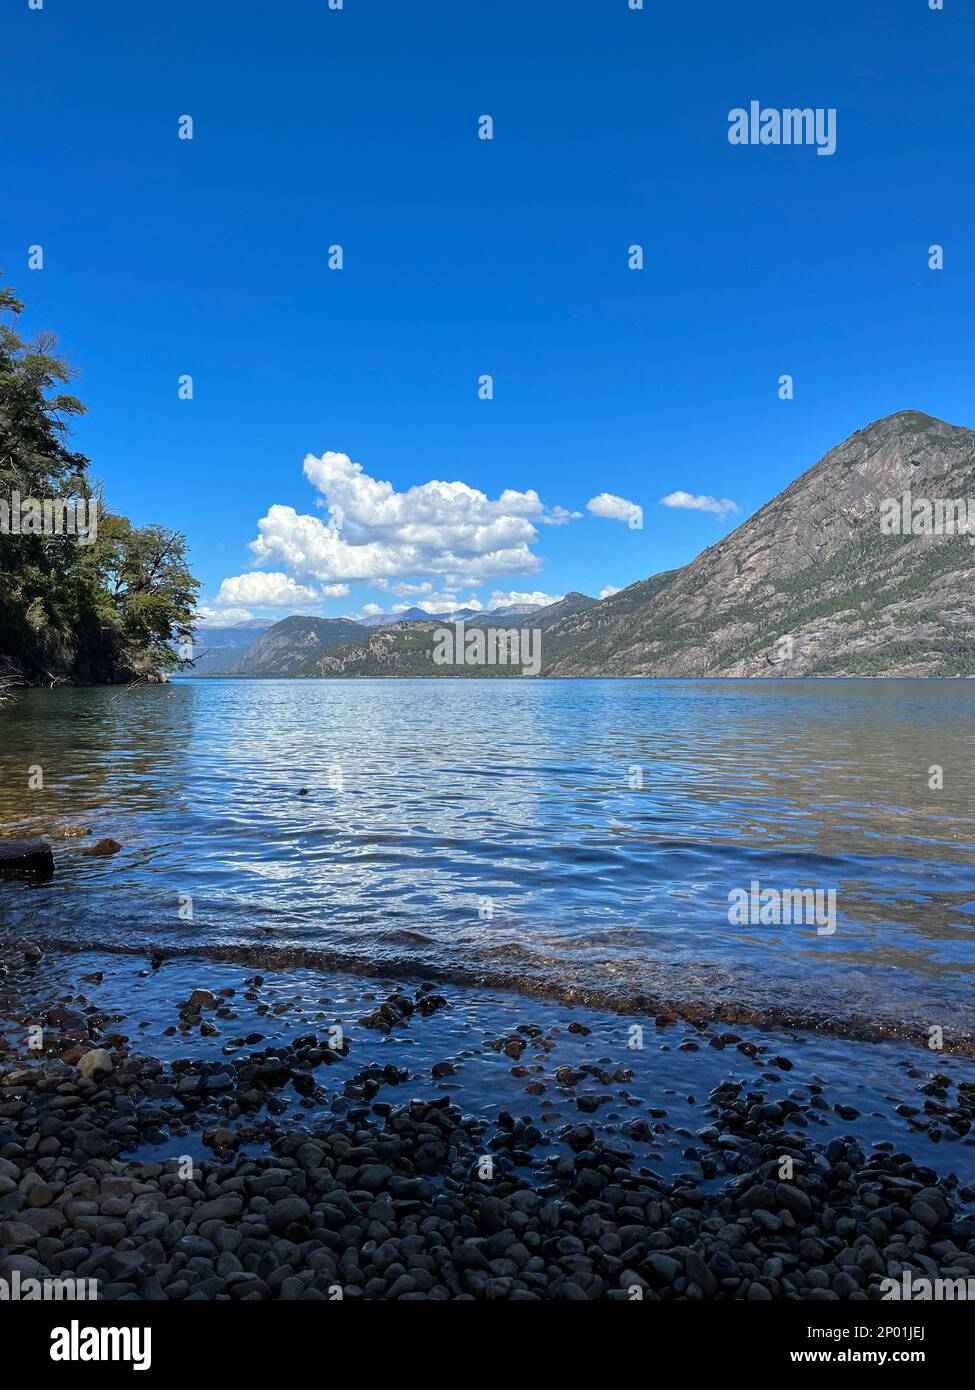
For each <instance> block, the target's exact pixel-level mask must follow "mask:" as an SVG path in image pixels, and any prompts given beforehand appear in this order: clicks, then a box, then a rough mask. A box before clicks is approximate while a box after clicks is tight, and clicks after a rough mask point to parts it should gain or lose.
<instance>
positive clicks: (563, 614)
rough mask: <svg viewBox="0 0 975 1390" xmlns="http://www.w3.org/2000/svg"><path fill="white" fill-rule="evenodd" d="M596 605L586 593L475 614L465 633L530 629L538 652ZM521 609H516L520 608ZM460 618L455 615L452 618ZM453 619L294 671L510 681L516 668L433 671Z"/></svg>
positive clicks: (381, 632) (417, 626)
mask: <svg viewBox="0 0 975 1390" xmlns="http://www.w3.org/2000/svg"><path fill="white" fill-rule="evenodd" d="M596 604H597V600H596V599H594V598H590V597H589V596H588V595H587V594H579V593H571V594H566V595H565V597H564V598H563V599H560V600H559V602H558V603H550V604H548V605H547V606H546V607H544V608H534V610H533V611H532V612H529V613H522V612H507V613H504V612H501V611H500V610H497V611H495V612H493V613H478V614H475V615H474V617H473V618H464V619H463V623H464V629H465V632H467V631H476V630H477V629H484V628H495V629H505V630H507V629H515V630H518V631H520V630H522V629H533V630H537V631H540V632H541V633H542V634H543V637H542V651H543V652H544V650H545V646H544V634H545V633H546V632H547V631H549V630H550V629H552V628H554V627H556V626H557V624H559V623H560V622H561V621H563V620H564V619H565V618H567V617H571V616H573V615H575V614H577V613H585V612H588V611H589V610H590V609H592V608H595V607H596ZM519 606H520V605H519ZM455 616H456V618H457V619H459V617H460V615H455ZM454 621H455V619H454V618H449V619H448V618H437V619H426V620H425V621H424V622H422V623H421V622H402V623H399V624H397V625H396V626H390V627H383V628H378V629H374V630H373V631H372V632H370V633H369V634H368V636H365V637H363V636H359V637H357V638H356V640H355V641H352V642H349V643H347V644H346V645H345V646H341V647H336V648H334V649H333V650H332V651H329V652H325V653H323V654H322V655H321V656H316V657H313V658H312V659H311V660H310V661H308V662H307V663H306V664H305V665H304V666H303V667H301V669H300V670H299V671H298V672H297V674H298V675H299V676H475V677H484V676H511V675H513V674H514V675H518V674H519V668H517V667H516V668H514V669H513V668H512V666H510V665H508V666H500V665H499V666H466V665H462V664H456V665H446V666H438V665H437V664H435V662H434V661H433V651H434V642H435V634H436V633H437V632H439V631H442V630H443V629H444V627H451V626H452V624H453V622H454Z"/></svg>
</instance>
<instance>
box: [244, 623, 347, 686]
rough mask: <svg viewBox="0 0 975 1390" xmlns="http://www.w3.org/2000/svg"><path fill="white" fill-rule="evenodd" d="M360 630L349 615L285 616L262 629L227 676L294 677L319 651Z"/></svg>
mask: <svg viewBox="0 0 975 1390" xmlns="http://www.w3.org/2000/svg"><path fill="white" fill-rule="evenodd" d="M361 633H362V627H361V625H360V624H359V623H355V622H352V621H351V619H349V618H301V617H297V616H296V617H292V618H285V619H283V621H281V622H280V623H275V624H274V626H273V627H269V628H268V629H267V631H266V632H262V633H261V635H260V637H258V639H257V641H256V642H255V643H254V644H253V646H250V647H248V648H247V650H246V651H245V652H244V654H243V656H241V658H240V659H239V660H238V661H237V662H236V663H235V664H234V665H233V666H231V667H229V668H228V669H227V675H231V676H293V675H295V673H296V672H297V671H298V669H299V668H300V667H302V666H304V665H305V664H306V663H307V662H309V661H311V660H313V659H314V658H315V657H316V656H319V655H321V653H322V652H327V651H330V650H331V649H332V648H333V647H339V646H341V645H342V643H343V642H348V641H349V640H350V638H352V637H356V636H359V635H361Z"/></svg>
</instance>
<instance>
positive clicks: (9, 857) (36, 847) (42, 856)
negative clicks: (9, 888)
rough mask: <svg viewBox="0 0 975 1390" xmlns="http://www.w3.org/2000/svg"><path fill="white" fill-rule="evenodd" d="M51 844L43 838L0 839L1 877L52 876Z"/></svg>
mask: <svg viewBox="0 0 975 1390" xmlns="http://www.w3.org/2000/svg"><path fill="white" fill-rule="evenodd" d="M53 873H54V855H53V854H52V853H51V846H50V845H48V844H46V843H45V842H44V841H43V840H0V878H50V876H51V875H52V874H53Z"/></svg>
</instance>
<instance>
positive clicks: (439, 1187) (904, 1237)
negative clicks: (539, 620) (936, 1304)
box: [0, 942, 975, 1301]
mask: <svg viewBox="0 0 975 1390" xmlns="http://www.w3.org/2000/svg"><path fill="white" fill-rule="evenodd" d="M0 962H2V964H3V965H4V967H5V974H4V977H3V978H2V979H0V1016H2V1018H0V1021H2V1025H3V1026H2V1029H0V1097H2V1099H0V1277H6V1278H9V1277H10V1276H11V1275H12V1274H13V1272H14V1271H15V1270H19V1271H20V1274H21V1277H22V1278H23V1277H37V1278H43V1277H45V1276H46V1275H49V1276H52V1277H69V1276H75V1277H78V1278H97V1279H98V1280H99V1285H100V1293H101V1296H102V1297H103V1298H104V1297H108V1298H125V1299H160V1298H166V1299H182V1298H192V1297H206V1298H217V1299H224V1298H230V1299H242V1298H246V1299H252V1300H255V1301H257V1300H260V1301H267V1300H269V1299H278V1298H283V1299H288V1300H290V1299H322V1298H325V1299H337V1298H352V1299H367V1300H373V1299H377V1300H386V1299H394V1300H406V1301H415V1300H421V1299H422V1300H427V1299H429V1300H433V1301H441V1300H445V1299H463V1300H465V1301H467V1300H471V1299H474V1300H477V1301H481V1300H496V1299H500V1300H507V1299H514V1300H517V1301H523V1300H530V1301H534V1300H537V1299H544V1300H550V1299H556V1300H562V1299H566V1300H574V1301H633V1300H634V1299H638V1298H643V1299H651V1300H655V1299H663V1300H665V1301H669V1300H671V1299H674V1298H679V1299H684V1298H690V1299H703V1300H724V1299H740V1298H744V1299H748V1300H768V1299H777V1298H779V1299H780V1298H786V1299H811V1300H814V1301H818V1300H823V1299H826V1300H835V1299H848V1298H849V1299H854V1300H858V1299H863V1298H869V1299H880V1298H881V1297H882V1296H883V1291H884V1288H885V1287H886V1286H885V1285H884V1282H883V1281H884V1280H886V1279H891V1280H895V1281H901V1280H902V1278H903V1274H904V1271H905V1270H907V1271H908V1272H909V1275H910V1277H911V1278H915V1279H922V1278H933V1277H942V1278H966V1279H967V1278H969V1277H973V1276H975V1213H973V1212H972V1210H971V1209H972V1207H973V1205H975V1138H973V1136H972V1133H971V1125H972V1120H973V1119H975V1068H972V1067H971V1066H970V1065H969V1064H968V1062H967V1060H966V1059H964V1058H959V1057H950V1058H949V1057H943V1056H941V1055H938V1056H935V1057H932V1056H931V1054H930V1053H929V1054H928V1055H927V1056H925V1055H924V1054H923V1053H922V1052H921V1050H920V1049H917V1048H905V1047H904V1046H903V1045H901V1044H899V1043H896V1042H886V1043H860V1044H853V1045H850V1044H848V1043H846V1042H845V1041H842V1040H837V1039H829V1038H822V1037H815V1036H812V1035H799V1034H797V1035H792V1036H789V1035H787V1034H784V1033H783V1032H782V1031H781V1030H777V1029H764V1030H761V1029H751V1028H750V1029H747V1030H745V1029H742V1030H740V1031H739V1032H737V1033H729V1032H727V1030H724V1029H722V1028H721V1027H720V1026H719V1027H713V1026H711V1025H710V1024H709V1023H707V1022H704V1021H698V1022H696V1023H694V1022H689V1021H686V1020H679V1019H670V1020H661V1021H660V1022H658V1021H657V1020H655V1019H653V1018H649V1017H648V1018H646V1019H641V1020H640V1021H639V1022H637V1021H636V1020H635V1019H634V1018H633V1017H632V1016H626V1017H618V1016H616V1017H614V1016H609V1015H606V1014H603V1013H600V1012H599V1011H596V1010H592V1009H590V1008H587V1007H586V1006H584V1005H567V1004H565V1003H564V1002H561V1001H553V1000H547V1001H541V1000H532V1001H530V1002H529V1001H527V1000H526V999H525V997H524V996H517V995H513V996H509V995H505V994H504V993H498V992H492V991H491V990H489V989H479V990H476V989H471V988H467V987H462V986H457V985H450V986H444V985H441V984H439V983H436V982H434V981H430V980H427V981H424V982H423V983H421V984H420V985H419V986H418V987H417V986H415V984H414V983H411V984H410V985H409V986H407V985H404V984H403V983H402V982H401V981H397V980H389V979H387V980H384V981H383V982H382V983H381V984H379V983H377V982H376V981H375V980H373V981H372V982H370V981H368V980H365V979H363V978H362V977H355V976H341V975H337V974H331V975H326V974H322V973H321V972H315V971H308V970H295V971H292V972H290V973H288V972H283V973H281V974H279V975H276V976H274V977H269V978H266V979H265V978H263V977H261V976H260V975H257V976H255V975H252V974H248V973H247V972H246V969H245V968H244V967H241V966H240V965H230V964H227V963H222V962H216V961H211V960H205V961H204V960H201V959H199V958H197V959H196V960H194V961H192V962H187V961H179V962H177V961H164V962H163V963H162V964H161V966H160V968H159V969H157V970H152V969H151V968H146V967H145V965H144V959H143V961H142V962H134V961H131V960H128V959H119V958H117V957H113V956H111V955H110V954H108V953H100V952H95V951H91V952H89V953H88V955H87V958H86V957H84V956H83V955H82V954H80V953H79V954H77V955H74V956H70V957H68V958H67V959H62V960H60V961H59V962H57V968H56V969H55V968H54V962H47V964H46V963H45V960H44V959H42V960H40V961H39V962H37V961H30V960H27V959H25V958H24V955H23V952H22V951H20V950H12V949H11V945H10V943H9V942H8V943H6V944H5V945H4V946H3V947H2V948H0ZM99 963H100V964H99ZM91 965H96V966H98V968H96V969H95V970H91V969H88V967H89V966H91ZM370 983H371V985H372V987H371V988H370ZM32 1024H34V1025H37V1024H39V1025H40V1026H41V1028H42V1029H43V1035H42V1037H43V1048H44V1050H43V1052H42V1053H40V1054H34V1055H33V1056H32V1054H31V1053H30V1052H29V1051H28V1049H27V1047H26V1045H25V1043H26V1037H25V1034H26V1029H27V1028H28V1027H30V1026H31V1025H32ZM336 1027H340V1028H341V1033H336V1032H335V1031H334V1030H335V1029H336ZM634 1027H637V1028H643V1030H644V1031H643V1037H642V1039H641V1041H642V1044H643V1045H642V1047H640V1048H633V1047H632V1045H631V1044H632V1041H633V1034H632V1029H633V1028H634ZM99 1050H104V1051H105V1052H107V1054H108V1057H109V1060H110V1064H111V1068H112V1069H111V1071H110V1072H108V1073H107V1074H101V1073H100V1071H99V1068H98V1066H97V1065H96V1062H97V1061H102V1062H103V1059H97V1058H96V1061H90V1060H89V1061H82V1068H83V1069H89V1070H93V1072H94V1074H93V1077H92V1079H85V1077H84V1076H83V1075H81V1074H80V1073H79V1071H78V1066H77V1064H78V1061H79V1060H80V1059H82V1058H85V1057H88V1058H90V1057H91V1054H92V1053H97V1052H98V1051H99ZM868 1072H869V1073H870V1078H869V1079H867V1078H866V1073H868ZM908 1112H909V1113H908ZM880 1136H884V1137H880ZM908 1155H910V1157H908ZM187 1162H188V1163H189V1167H190V1168H191V1169H192V1174H193V1176H192V1177H189V1176H187V1174H188V1171H189V1169H188V1167H187ZM939 1173H940V1176H939ZM181 1174H182V1176H181ZM784 1174H791V1176H783V1175H784Z"/></svg>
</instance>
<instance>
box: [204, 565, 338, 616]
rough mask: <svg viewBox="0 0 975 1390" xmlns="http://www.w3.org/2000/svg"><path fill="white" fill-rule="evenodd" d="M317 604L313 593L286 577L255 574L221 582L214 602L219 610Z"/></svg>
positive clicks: (305, 586)
mask: <svg viewBox="0 0 975 1390" xmlns="http://www.w3.org/2000/svg"><path fill="white" fill-rule="evenodd" d="M345 592H346V593H348V589H346V590H345ZM320 600H321V595H320V594H319V593H318V592H317V590H315V589H311V588H308V587H307V585H304V584H296V583H295V581H294V580H293V579H292V578H291V576H290V575H288V574H281V573H279V572H273V571H272V572H270V573H268V572H266V571H255V572H254V573H252V574H237V575H233V576H231V577H230V578H228V579H225V580H224V581H223V583H222V584H221V585H220V592H219V593H218V594H217V597H216V600H215V601H216V603H217V604H218V605H219V606H221V607H232V606H234V605H242V604H252V605H253V606H254V607H255V608H294V607H296V606H298V607H306V608H307V607H308V605H309V604H313V603H318V602H320Z"/></svg>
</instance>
